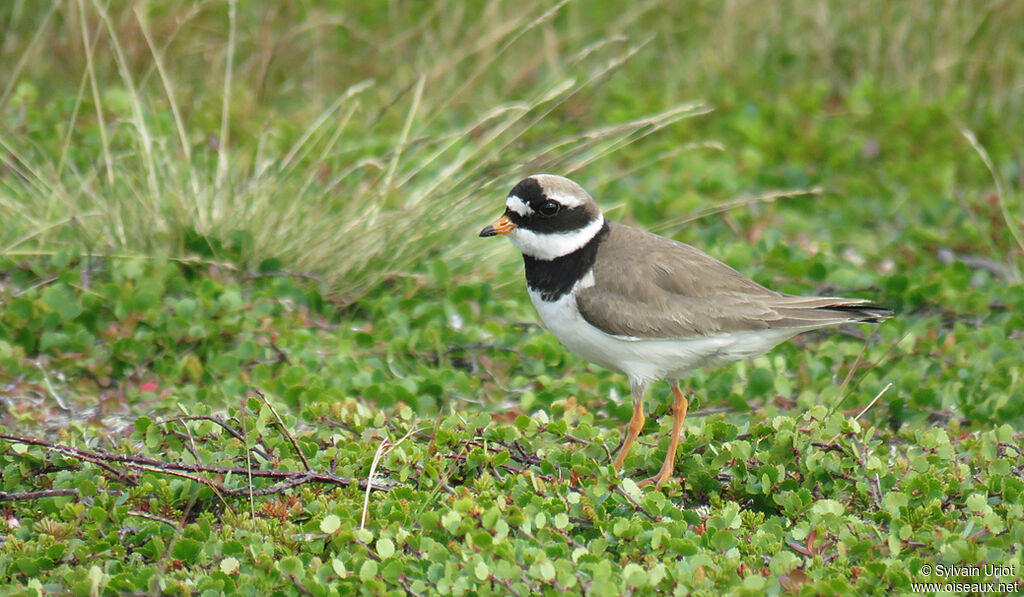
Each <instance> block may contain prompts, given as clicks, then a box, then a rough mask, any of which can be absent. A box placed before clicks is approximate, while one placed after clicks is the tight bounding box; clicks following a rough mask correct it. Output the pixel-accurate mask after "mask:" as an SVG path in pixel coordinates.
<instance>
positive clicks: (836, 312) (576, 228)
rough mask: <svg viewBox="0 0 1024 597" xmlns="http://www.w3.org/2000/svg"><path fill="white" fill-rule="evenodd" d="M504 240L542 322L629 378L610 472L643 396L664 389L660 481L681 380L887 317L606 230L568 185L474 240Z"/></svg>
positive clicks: (525, 197)
mask: <svg viewBox="0 0 1024 597" xmlns="http://www.w3.org/2000/svg"><path fill="white" fill-rule="evenodd" d="M498 235H505V236H508V238H509V240H511V241H512V244H514V245H515V246H516V248H517V249H519V250H520V251H521V252H522V254H523V261H524V262H525V264H526V285H527V288H528V290H529V293H530V299H531V300H532V301H533V305H534V306H535V307H536V308H537V312H538V313H539V314H540V317H541V319H542V320H543V321H544V324H545V325H546V326H547V328H548V329H549V330H551V332H552V333H553V334H554V335H555V337H557V338H558V340H559V341H560V342H561V343H562V344H563V345H564V346H565V347H566V348H568V349H569V350H571V351H573V352H575V353H576V354H578V355H579V356H581V357H583V358H584V359H586V360H588V361H590V362H592V363H596V364H598V365H600V366H602V367H606V368H608V369H611V370H613V371H618V372H619V373H624V374H625V375H627V376H628V377H629V385H630V389H631V392H632V396H633V416H632V418H631V419H630V422H629V429H628V432H627V434H626V438H625V440H624V441H623V443H622V449H621V450H620V451H619V453H618V456H617V457H616V458H615V463H614V466H615V470H616V471H618V470H620V469H621V468H622V463H623V462H624V461H625V460H626V455H627V454H629V450H630V448H631V447H632V446H633V442H634V440H636V438H637V436H638V435H639V434H640V430H641V429H642V428H643V426H644V420H645V417H644V404H643V400H644V393H645V391H646V389H647V386H648V385H649V384H650V383H651V382H652V381H655V380H659V379H661V380H666V381H668V382H669V383H670V384H671V385H672V393H673V394H674V395H675V401H674V403H673V405H672V413H673V425H672V437H671V439H670V441H669V447H668V453H667V454H666V455H665V463H664V464H663V465H662V467H661V470H660V471H659V472H658V474H657V475H655V476H653V477H651V478H649V479H646V480H644V481H642V482H641V483H640V484H641V485H646V484H649V483H664V482H665V481H668V480H669V479H671V478H672V471H673V463H674V461H675V457H676V449H677V448H678V445H679V434H680V431H681V429H682V426H683V420H684V419H685V418H686V408H687V406H688V403H687V400H686V398H685V397H684V396H683V393H682V391H680V389H679V379H680V378H682V377H683V376H685V375H686V374H688V373H689V372H690V371H693V370H694V369H697V368H700V367H708V366H718V365H723V364H725V363H729V362H731V361H737V360H741V359H747V358H752V357H756V356H759V355H762V354H764V353H766V352H768V351H769V350H771V349H772V348H773V347H775V346H776V345H777V344H779V343H781V342H784V341H785V340H788V339H789V338H792V337H793V336H795V335H796V334H799V333H801V332H806V331H808V330H814V329H817V328H822V327H827V326H833V325H839V324H843V323H874V322H879V321H882V320H883V319H885V318H886V317H888V316H890V315H892V311H890V310H889V309H885V308H883V307H879V306H876V305H872V304H871V303H870V302H868V301H866V300H864V299H855V298H854V299H847V298H834V297H821V296H806V297H805V296H793V295H790V294H783V293H781V292H775V291H774V290H769V289H768V288H765V287H764V286H761V285H760V284H758V283H756V282H754V281H753V280H750V279H748V278H747V277H746V276H744V275H743V274H741V273H739V272H737V271H736V270H734V269H732V268H731V267H729V266H728V265H726V264H724V263H722V262H721V261H718V260H717V259H715V258H713V257H711V256H709V255H706V254H705V253H703V252H701V251H699V250H698V249H695V248H694V247H691V246H690V245H687V244H683V243H681V242H677V241H674V240H672V239H669V238H665V237H662V236H658V235H655V234H652V233H650V232H646V231H644V230H639V229H637V228H632V227H630V226H626V225H623V224H619V223H617V222H609V221H606V220H605V219H604V216H603V215H602V214H601V210H600V208H598V206H597V203H596V202H595V201H594V199H593V198H592V197H591V196H590V195H589V194H588V193H587V192H586V191H585V190H583V188H582V187H580V186H579V185H578V184H576V183H575V182H573V181H571V180H569V179H567V178H563V177H561V176H554V175H551V174H537V175H534V176H530V177H529V178H525V179H523V180H521V181H520V182H519V184H517V185H516V186H515V187H514V188H513V189H512V191H511V192H510V193H509V194H508V198H507V199H506V200H505V213H504V215H502V216H501V218H499V219H498V220H497V221H496V222H494V223H493V224H491V225H490V226H487V227H486V228H484V229H483V230H481V231H480V236H498Z"/></svg>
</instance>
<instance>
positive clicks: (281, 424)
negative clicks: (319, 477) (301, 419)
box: [252, 389, 313, 472]
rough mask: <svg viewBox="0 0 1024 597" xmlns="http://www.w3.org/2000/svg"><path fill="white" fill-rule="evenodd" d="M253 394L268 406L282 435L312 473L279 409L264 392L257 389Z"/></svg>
mask: <svg viewBox="0 0 1024 597" xmlns="http://www.w3.org/2000/svg"><path fill="white" fill-rule="evenodd" d="M252 392H253V393H254V394H256V395H257V396H259V397H260V400H262V401H263V404H266V405H267V408H269V409H270V412H272V413H274V418H275V419H277V426H278V427H279V428H280V429H281V433H283V434H284V436H285V437H287V438H288V441H289V442H291V444H292V447H293V448H295V452H296V453H297V454H298V455H299V458H300V459H301V460H302V465H303V466H305V467H306V470H307V471H311V472H312V470H313V467H311V466H309V461H308V460H306V455H305V454H303V453H302V449H300V448H299V442H297V441H295V438H294V437H292V434H291V432H289V431H288V428H287V427H285V424H284V421H282V420H281V415H279V414H277V409H276V408H274V406H273V405H272V404H270V401H269V400H267V397H266V396H264V395H263V392H260V391H259V390H256V389H253V390H252Z"/></svg>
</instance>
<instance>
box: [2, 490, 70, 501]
mask: <svg viewBox="0 0 1024 597" xmlns="http://www.w3.org/2000/svg"><path fill="white" fill-rule="evenodd" d="M68 495H73V496H75V497H77V496H78V490H77V489H43V490H40V491H18V492H14V493H8V492H6V491H0V502H18V501H22V500H38V499H40V498H52V497H64V496H68Z"/></svg>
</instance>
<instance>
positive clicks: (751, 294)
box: [576, 222, 891, 339]
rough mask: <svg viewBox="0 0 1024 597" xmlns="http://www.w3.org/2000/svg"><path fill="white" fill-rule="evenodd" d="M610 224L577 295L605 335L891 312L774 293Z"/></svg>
mask: <svg viewBox="0 0 1024 597" xmlns="http://www.w3.org/2000/svg"><path fill="white" fill-rule="evenodd" d="M609 226H610V230H609V234H608V235H607V236H606V237H605V239H604V241H603V242H602V243H601V245H600V247H599V248H598V253H597V259H596V262H595V265H594V282H595V284H594V285H593V286H591V287H589V288H583V289H580V290H578V291H577V293H576V303H577V306H578V307H579V310H580V313H581V315H582V316H583V318H584V319H586V320H587V321H588V322H589V323H590V324H591V325H593V326H595V327H597V328H599V329H601V330H603V331H604V332H606V333H608V334H612V335H616V336H625V337H633V338H650V339H653V338H661V339H667V338H673V339H675V338H679V339H681V338H692V337H696V336H709V335H715V334H722V333H729V332H739V331H753V330H760V329H771V328H776V329H782V328H789V329H794V330H805V329H808V330H809V329H814V328H819V327H825V326H830V325H837V324H840V323H846V322H861V321H880V320H881V319H884V318H885V317H887V316H889V315H891V311H889V310H887V309H884V308H880V307H877V306H874V305H872V304H870V303H869V302H868V301H866V300H864V299H845V298H835V297H801V296H793V295H788V294H782V293H780V292H775V291H774V290H770V289H768V288H765V287H764V286H761V285H760V284H758V283H756V282H754V281H753V280H750V279H748V278H747V277H746V276H744V275H743V274H741V273H739V272H737V271H736V270H734V269H733V268H731V267H729V266H728V265H726V264H724V263H722V262H721V261H718V260H717V259H715V258H713V257H711V256H710V255H707V254H705V253H703V252H701V251H699V250H698V249H695V248H694V247H691V246H690V245H687V244H684V243H680V242H676V241H673V240H671V239H667V238H664V237H660V236H656V235H654V234H651V233H649V232H645V231H643V230H639V229H636V228H631V227H628V226H625V225H622V224H618V223H615V222H609ZM623 256H628V259H623Z"/></svg>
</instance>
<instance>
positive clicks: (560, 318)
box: [529, 279, 800, 383]
mask: <svg viewBox="0 0 1024 597" xmlns="http://www.w3.org/2000/svg"><path fill="white" fill-rule="evenodd" d="M587 281H588V280H586V279H584V280H583V281H581V283H585V282H587ZM573 290H574V291H575V288H574V289H573ZM529 293H530V299H531V300H532V301H533V305H534V307H536V308H537V313H539V314H540V318H541V320H543V321H544V325H546V326H547V328H548V329H549V330H550V331H551V333H552V334H554V335H555V337H556V338H558V340H559V341H560V342H561V343H562V344H563V345H564V346H565V347H566V348H568V349H569V350H571V351H573V352H574V353H576V354H578V355H579V356H581V357H583V358H584V359H586V360H588V361H590V362H592V363H595V364H598V365H601V366H602V367H606V368H608V369H611V370H613V371H618V372H619V373H624V374H626V375H628V376H629V378H630V380H634V381H638V382H642V383H647V382H651V381H654V380H658V379H667V380H677V379H680V378H682V377H684V376H685V375H686V374H688V373H689V372H690V371H693V370H694V369H699V368H700V367H705V366H709V365H720V364H724V363H728V362H731V361H738V360H741V359H746V358H752V357H756V356H760V355H762V354H764V353H766V352H768V351H769V350H771V349H772V348H773V347H775V346H776V345H777V344H779V343H780V342H784V341H785V340H788V339H789V338H792V337H793V336H795V335H796V334H798V333H799V332H800V330H793V329H774V330H755V331H750V332H730V333H724V334H718V335H715V336H706V337H703V338H687V339H679V340H675V339H664V340H662V339H658V340H649V339H641V338H632V337H625V336H614V335H611V334H607V333H605V332H603V331H601V330H599V329H598V328H596V327H594V326H592V325H590V324H589V323H588V322H587V321H586V320H585V319H583V316H581V315H580V313H579V311H578V310H577V309H576V297H575V292H570V293H567V294H564V295H562V297H561V298H559V299H558V300H557V301H553V302H549V301H544V300H542V299H541V298H540V293H538V292H534V291H533V290H530V291H529Z"/></svg>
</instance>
